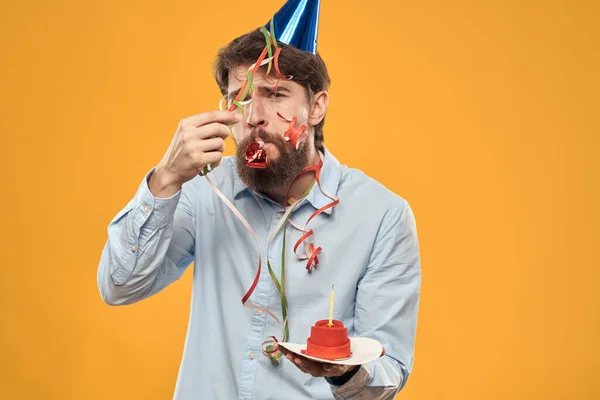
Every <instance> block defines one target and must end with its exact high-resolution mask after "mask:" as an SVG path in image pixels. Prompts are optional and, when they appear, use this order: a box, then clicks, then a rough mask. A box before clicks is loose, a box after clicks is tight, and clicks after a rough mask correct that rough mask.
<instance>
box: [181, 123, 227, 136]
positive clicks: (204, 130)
mask: <svg viewBox="0 0 600 400" xmlns="http://www.w3.org/2000/svg"><path fill="white" fill-rule="evenodd" d="M191 132H193V136H194V137H197V138H199V139H209V138H212V137H215V136H217V137H220V138H221V139H227V137H228V136H229V134H230V133H231V130H230V129H229V128H228V127H227V126H225V125H223V124H221V123H218V122H212V123H210V124H208V125H203V126H201V127H200V128H193V130H191Z"/></svg>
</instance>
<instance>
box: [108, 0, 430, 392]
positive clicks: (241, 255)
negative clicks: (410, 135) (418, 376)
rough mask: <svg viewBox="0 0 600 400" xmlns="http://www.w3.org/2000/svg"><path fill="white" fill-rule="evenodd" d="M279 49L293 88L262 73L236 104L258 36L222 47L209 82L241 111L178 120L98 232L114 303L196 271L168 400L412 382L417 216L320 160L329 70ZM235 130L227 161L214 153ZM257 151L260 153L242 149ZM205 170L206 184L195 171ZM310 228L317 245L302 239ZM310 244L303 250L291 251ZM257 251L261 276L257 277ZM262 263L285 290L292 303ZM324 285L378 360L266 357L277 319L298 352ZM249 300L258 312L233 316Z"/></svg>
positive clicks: (310, 55)
mask: <svg viewBox="0 0 600 400" xmlns="http://www.w3.org/2000/svg"><path fill="white" fill-rule="evenodd" d="M300 3H302V2H298V1H289V2H288V3H287V4H286V6H285V7H288V8H289V7H291V6H298V4H300ZM309 3H312V4H314V3H315V2H309ZM316 3H317V7H316V9H317V12H318V2H316ZM282 10H283V8H282ZM288 11H289V10H288ZM278 15H279V16H280V17H281V13H279V14H276V15H275V17H274V18H277V17H278ZM313 17H314V14H313ZM276 22H277V23H279V24H281V21H276ZM296 25H298V24H296ZM303 40H304V39H303ZM289 42H290V43H291V44H286V43H284V42H281V41H280V42H278V46H279V47H280V48H281V50H280V51H281V52H280V54H279V59H278V65H277V66H278V68H279V69H280V70H281V71H280V72H281V74H283V75H285V76H286V77H288V78H289V75H291V76H292V78H291V79H283V80H282V79H280V78H281V76H279V75H278V74H275V73H273V72H270V73H269V75H267V74H266V71H267V68H268V67H267V66H266V65H265V66H262V67H260V68H258V69H257V70H256V73H255V74H254V76H253V85H254V88H253V89H254V90H252V91H249V92H248V93H249V95H248V96H246V97H244V101H246V102H247V103H246V104H245V105H243V106H241V103H240V101H236V99H237V100H240V98H241V97H240V91H243V90H244V85H245V84H248V82H246V81H247V72H248V70H249V68H250V67H251V65H252V64H253V63H255V62H256V61H257V59H258V58H259V55H260V54H261V52H262V51H263V50H264V48H265V45H266V42H265V35H264V33H263V32H261V31H259V30H256V31H253V32H250V33H249V34H246V35H243V36H241V37H239V38H237V39H235V40H234V41H233V42H231V43H230V44H229V45H228V46H226V47H225V48H224V49H222V50H221V51H220V52H219V55H218V58H217V60H216V63H215V77H216V81H217V83H218V85H219V87H220V89H221V92H222V93H223V94H224V96H225V98H226V99H227V105H228V106H231V105H232V104H234V103H233V102H234V101H236V103H237V104H238V105H240V106H238V107H234V108H235V110H234V111H208V112H203V113H200V114H197V115H194V116H190V117H188V118H184V119H183V120H182V121H181V122H180V124H179V127H178V129H177V131H176V133H175V135H174V137H173V140H172V143H171V145H170V147H169V149H168V150H167V152H166V154H165V155H164V157H163V158H162V160H161V161H160V162H159V163H158V165H157V166H156V167H154V168H152V169H151V170H150V171H149V173H148V174H147V176H146V177H144V179H143V180H142V182H141V185H140V186H139V189H138V191H137V193H136V195H135V197H134V198H133V199H132V200H131V201H130V202H129V204H128V205H127V206H126V207H125V208H124V209H123V210H121V212H119V214H118V215H117V216H116V217H115V218H114V219H113V221H111V223H110V225H109V228H108V241H107V243H106V246H105V248H104V251H103V253H102V257H101V260H100V265H99V270H98V285H99V288H100V293H101V296H102V298H103V300H104V301H105V302H106V303H108V304H110V305H124V304H131V303H134V302H137V301H140V300H142V299H145V298H147V297H149V296H152V295H154V294H156V293H158V292H159V291H160V290H162V289H163V288H165V287H166V286H167V285H169V284H171V283H172V282H174V281H176V280H177V279H179V277H181V275H182V274H183V273H184V271H185V269H186V268H187V267H188V266H189V265H190V264H191V263H192V262H194V274H193V294H192V304H191V311H190V313H191V315H190V319H189V327H188V333H187V338H186V345H185V351H184V355H183V359H182V362H181V366H180V371H179V376H178V381H177V386H176V390H175V398H176V399H186V400H187V399H292V400H293V399H331V398H336V399H346V398H352V399H392V398H393V397H394V396H395V395H396V393H398V391H399V390H400V389H401V388H402V387H404V385H405V384H406V381H407V379H408V376H409V374H410V372H411V368H412V362H413V351H414V337H415V329H416V320H417V310H418V303H419V295H420V280H421V275H420V259H419V250H418V240H417V233H416V226H415V220H414V216H413V213H412V211H411V208H410V207H409V205H408V204H407V202H406V201H405V200H403V199H402V198H400V197H399V196H397V195H395V194H393V193H392V192H390V191H389V190H387V189H386V188H385V187H383V186H382V185H380V184H379V183H377V182H376V181H374V180H373V179H371V178H369V177H367V176H365V175H364V174H363V173H361V172H360V171H358V170H355V169H351V168H347V167H345V166H342V165H340V164H339V163H338V161H337V160H336V159H335V158H334V156H333V155H332V154H331V153H329V152H328V150H327V148H326V147H325V146H324V135H323V124H324V119H325V114H326V111H327V106H328V101H329V97H328V92H327V89H328V86H329V82H330V81H329V76H328V73H327V69H326V67H325V64H324V62H323V60H322V59H321V58H320V56H319V55H318V54H316V51H313V50H311V49H310V48H303V46H302V45H301V44H300V45H299V44H298V42H293V40H289ZM271 69H273V68H271ZM278 77H279V78H278ZM248 101H249V102H248ZM244 108H245V109H244ZM292 116H294V117H296V120H295V122H294V121H293V120H292V121H290V120H291V117H292ZM302 126H304V127H306V131H305V132H306V134H307V136H306V137H305V138H304V140H298V141H296V143H294V142H295V140H290V136H289V132H290V129H292V131H296V132H297V131H298V128H299V127H302ZM286 132H287V133H288V134H286ZM230 133H232V134H233V139H234V141H235V143H236V147H237V154H236V156H235V157H223V156H222V152H223V151H224V147H225V145H224V139H226V138H227V137H228V135H229V134H230ZM296 138H297V136H296ZM371 142H373V140H371ZM253 143H259V144H260V146H258V145H255V146H254V151H250V150H249V149H251V148H252V146H253ZM257 146H258V147H257ZM257 149H258V150H257ZM255 151H259V152H261V154H262V157H263V159H264V160H263V161H264V162H265V165H262V166H261V167H259V168H255V166H253V165H252V158H253V157H254V156H255V155H256V153H255ZM253 152H254V154H253ZM254 158H256V157H254ZM208 165H212V166H213V167H214V170H212V171H211V172H210V174H209V175H207V177H206V178H209V179H210V181H209V179H206V178H204V177H202V176H199V172H201V171H206V169H205V167H206V166H208ZM311 167H312V170H311ZM307 168H309V170H310V171H309V172H304V171H305V170H306V169H307ZM317 170H318V174H316V171H317ZM201 175H203V174H201ZM317 178H318V179H317ZM316 181H317V182H316ZM211 183H212V184H213V185H214V188H213V187H212V186H211ZM217 191H219V192H220V193H222V194H223V195H224V197H225V198H226V199H227V200H228V201H230V202H231V207H233V209H235V210H236V211H237V212H238V213H239V215H236V212H235V211H233V210H232V209H230V208H231V207H229V205H228V204H227V203H226V202H225V201H224V200H223V199H221V198H220V197H219V196H217V194H216V193H217ZM338 198H339V204H338V203H337V202H335V201H334V200H335V199H338ZM332 205H334V206H332ZM292 210H293V211H292ZM316 210H319V211H320V212H319V213H318V215H316V216H315V214H316ZM288 216H289V221H290V223H289V224H284V225H283V227H282V224H281V223H280V222H281V219H282V218H287V217H288ZM311 216H313V218H312V219H310V218H311ZM242 219H243V220H247V223H248V225H249V227H250V228H251V229H252V231H253V234H255V237H256V238H257V240H258V248H257V247H256V245H255V242H254V241H253V236H252V234H251V233H250V232H249V230H248V229H247V228H248V227H246V226H245V225H244V224H243V222H242ZM309 219H310V222H309V223H308V224H307V221H309ZM292 223H293V224H292ZM306 224H307V225H306ZM305 225H306V229H304V226H305ZM279 228H280V229H279ZM276 229H279V230H278V231H275V230H276ZM309 229H311V230H312V233H313V235H312V237H311V238H310V240H312V242H311V243H313V242H314V244H315V245H318V250H317V247H315V245H308V244H307V243H308V240H305V242H302V238H303V237H304V236H306V232H307V231H308V230H309ZM284 233H285V235H284ZM284 243H287V244H286V245H285V246H284ZM300 243H302V244H300ZM294 244H296V245H297V249H292V245H294ZM305 246H306V248H307V249H308V250H307V253H306V256H304V257H298V256H297V254H298V252H300V253H302V248H303V247H305ZM317 253H318V255H317ZM259 254H260V255H261V256H263V259H262V265H263V268H262V270H261V272H260V274H259V275H258V276H255V275H256V274H257V258H258V256H259ZM301 255H302V254H301ZM307 258H308V260H307ZM265 265H268V266H270V267H272V269H273V271H275V272H274V274H275V275H276V278H277V279H278V282H280V283H281V284H282V285H283V286H284V287H285V299H286V300H287V306H286V305H285V304H284V302H282V301H281V300H282V297H281V293H280V291H279V290H278V288H277V287H276V285H275V284H274V282H273V280H272V279H273V278H272V277H271V276H270V274H269V272H268V271H267V268H264V266H265ZM282 266H285V268H281V267H282ZM255 278H256V279H257V281H256V285H255V286H253V289H252V290H251V291H248V289H249V287H250V286H251V285H252V284H253V282H254V280H255ZM332 284H334V285H335V310H336V311H335V319H337V320H340V321H342V322H343V324H344V325H345V326H346V327H347V328H348V330H349V335H350V336H364V337H370V338H374V339H376V340H378V341H379V342H380V343H381V344H382V345H383V347H384V348H385V355H383V356H382V357H380V358H378V359H377V360H376V361H373V362H370V363H367V364H364V365H361V366H356V367H353V366H339V365H332V364H329V363H319V362H315V361H311V360H309V359H307V358H305V357H302V356H299V355H296V354H293V353H290V352H288V351H287V350H285V349H283V348H282V346H279V347H278V349H277V350H278V351H281V352H282V353H283V354H284V355H285V356H286V357H281V358H280V359H277V360H275V358H276V357H272V358H273V359H271V358H269V357H268V356H267V353H265V352H264V346H263V344H264V342H265V340H266V339H267V338H269V337H271V336H274V337H279V339H280V340H281V339H282V336H281V335H282V333H281V332H282V324H281V322H283V318H282V315H284V313H285V314H286V315H287V319H286V322H287V328H288V329H289V331H288V332H289V337H288V340H289V341H290V342H296V343H305V342H306V339H307V337H308V336H309V334H310V327H311V326H312V325H313V324H314V323H315V322H316V321H317V320H320V319H325V318H326V317H327V315H328V310H329V292H330V289H331V286H332ZM244 293H248V294H249V295H250V296H249V298H248V299H245V300H247V302H248V304H250V303H252V304H253V305H255V306H256V308H255V309H252V308H248V307H243V306H242V304H241V302H240V300H241V299H242V296H243V295H244ZM244 305H247V304H244ZM282 305H283V307H282ZM263 310H264V311H265V312H263ZM272 316H279V318H280V321H279V322H277V321H275V319H274V318H273V317H272ZM284 336H285V334H284ZM269 354H270V353H269ZM286 358H287V359H286Z"/></svg>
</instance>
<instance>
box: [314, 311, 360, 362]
mask: <svg viewBox="0 0 600 400" xmlns="http://www.w3.org/2000/svg"><path fill="white" fill-rule="evenodd" d="M331 322H332V324H333V326H328V325H327V324H328V323H329V320H327V319H324V320H320V321H317V323H316V324H315V325H314V326H313V327H311V328H310V337H309V338H308V340H307V341H306V350H302V354H306V355H309V356H311V357H317V358H323V359H325V360H340V359H344V358H348V357H350V356H351V355H352V352H351V351H350V339H349V338H348V328H345V327H344V324H342V322H341V321H338V320H332V321H331Z"/></svg>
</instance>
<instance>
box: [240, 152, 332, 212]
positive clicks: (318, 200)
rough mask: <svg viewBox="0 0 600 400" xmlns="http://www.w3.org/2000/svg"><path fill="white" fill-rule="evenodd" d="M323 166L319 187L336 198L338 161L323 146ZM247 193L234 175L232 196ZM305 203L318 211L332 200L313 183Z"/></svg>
mask: <svg viewBox="0 0 600 400" xmlns="http://www.w3.org/2000/svg"><path fill="white" fill-rule="evenodd" d="M323 148H324V152H323V166H322V167H321V175H320V180H321V187H322V188H323V190H325V191H326V192H327V193H329V194H331V195H334V196H336V195H337V191H338V187H339V184H340V179H341V176H342V169H341V167H340V163H339V162H338V160H337V159H336V158H335V157H334V156H333V155H332V154H331V153H330V152H329V151H328V150H327V147H325V146H323ZM246 190H247V191H249V189H248V186H246V184H245V183H244V182H242V180H241V179H240V178H239V176H238V175H237V172H236V174H235V178H234V182H233V196H234V198H237V197H238V196H239V195H240V194H241V193H242V192H244V191H246ZM306 201H308V202H309V203H310V204H311V205H312V206H313V207H315V208H316V209H319V208H321V207H325V206H326V205H327V204H329V203H331V202H332V201H333V200H332V199H331V198H329V197H328V196H326V195H325V194H324V193H323V191H322V190H321V189H320V188H319V185H317V184H316V183H315V185H313V187H312V189H311V190H310V192H309V193H308V196H306ZM331 211H332V208H331V207H330V208H328V209H327V210H325V211H323V212H324V213H327V214H331Z"/></svg>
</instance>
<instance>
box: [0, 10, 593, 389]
mask: <svg viewBox="0 0 600 400" xmlns="http://www.w3.org/2000/svg"><path fill="white" fill-rule="evenodd" d="M282 3H283V0H263V1H260V2H248V1H241V0H240V1H237V0H230V1H221V2H211V3H210V4H209V3H208V2H204V1H182V0H178V1H171V2H164V1H162V2H159V1H153V2H146V1H140V0H136V1H116V0H112V1H67V0H64V1H20V2H17V1H13V2H8V1H4V2H3V4H2V10H1V13H0V51H1V53H0V54H1V62H0V101H1V103H0V134H1V137H0V151H1V155H0V177H1V186H0V187H1V191H2V192H1V196H0V199H1V200H0V201H1V207H0V240H1V241H0V245H1V248H0V250H1V253H0V266H1V277H0V307H1V309H0V322H1V324H2V325H1V329H0V398H3V399H107V398H110V399H113V400H118V399H168V398H171V396H172V393H173V388H174V385H175V380H176V376H177V370H178V367H179V362H180V358H181V354H182V350H183V341H184V335H185V330H186V326H187V318H188V311H189V298H190V289H191V276H192V274H191V272H190V271H187V272H186V274H185V275H184V277H183V278H182V280H181V281H180V282H178V283H176V284H174V285H172V286H170V287H169V288H167V289H166V290H165V291H164V292H162V293H161V294H159V295H158V296H155V297H154V298H150V299H148V300H146V301H144V302H142V303H139V304H137V305H133V306H129V307H125V308H111V307H109V306H107V305H104V304H103V303H102V301H101V299H100V296H99V293H98V289H97V287H96V271H97V265H98V260H99V257H100V253H101V250H102V246H103V244H104V241H105V239H106V227H107V224H108V223H109V221H110V219H111V218H112V217H113V216H114V215H115V214H116V213H117V212H118V211H119V209H120V208H121V207H123V206H124V205H125V204H126V203H127V201H128V200H129V199H130V198H131V197H132V196H133V195H134V193H135V190H136V188H137V185H138V184H139V182H140V180H141V179H142V177H143V175H144V174H145V173H146V172H147V171H148V169H149V168H150V167H152V166H153V165H154V164H155V163H156V162H157V161H158V160H159V159H160V158H161V156H162V154H163V152H164V151H165V150H166V148H167V146H168V144H169V142H170V140H171V137H172V135H173V133H174V132H175V129H176V127H177V123H178V121H179V120H180V119H181V118H183V117H186V116H189V115H193V114H196V113H199V112H202V111H206V110H209V109H214V108H216V106H217V103H218V99H219V92H218V90H217V87H216V85H215V84H214V82H213V80H212V76H211V73H210V64H211V61H212V59H213V56H214V54H215V53H216V51H217V49H218V48H219V47H220V46H222V45H224V44H226V42H227V41H229V40H230V39H232V38H233V37H234V36H237V35H239V34H242V33H244V32H246V31H248V30H250V29H253V28H256V27H258V26H259V25H261V24H263V23H266V22H267V21H268V19H269V18H270V17H271V15H272V13H273V12H274V11H276V10H277V9H278V8H279V6H280V5H281V4H282ZM599 15H600V7H598V2H594V1H589V2H585V1H567V0H564V1H548V0H546V1H516V0H515V1H487V2H483V1H446V2H441V1H413V2H408V1H381V0H374V1H368V2H365V1H358V0H355V1H348V0H343V1H342V0H324V1H323V4H322V8H321V20H320V21H321V26H320V41H319V50H320V52H321V54H322V55H323V57H324V58H325V60H326V62H327V63H328V67H329V69H330V73H331V76H332V79H333V84H332V87H331V91H330V93H331V103H330V110H329V114H328V116H327V122H326V124H325V135H326V144H327V145H328V147H329V149H330V150H331V151H332V152H333V153H334V154H335V155H336V156H337V157H338V158H339V159H340V161H341V162H342V163H345V164H347V165H349V166H353V167H358V168H362V169H363V170H364V171H365V172H366V173H368V174H369V175H371V176H372V177H374V178H375V179H377V180H379V181H381V182H383V183H384V184H385V185H387V186H388V187H389V188H391V189H392V190H394V191H395V192H396V193H398V194H400V195H401V196H403V197H405V198H406V199H407V200H408V201H409V202H410V203H411V205H412V206H413V208H414V211H415V214H416V218H417V224H418V228H419V235H420V241H421V249H422V268H423V290H422V301H421V308H420V315H419V322H418V327H417V331H418V335H417V342H416V355H415V356H416V358H415V364H414V372H413V375H412V377H411V379H410V380H409V383H408V386H407V387H406V389H405V390H404V391H402V392H401V395H400V396H399V397H400V398H402V399H411V400H417V399H418V400H421V399H545V400H547V399H598V398H600V383H599V379H598V374H599V373H600V361H599V359H600V351H599V348H598V345H597V341H598V339H599V338H600V329H599V312H598V307H599V306H600V294H599V283H600V282H599V278H600V272H599V267H600V256H599V252H600V250H599V248H600V246H599V243H598V242H599V239H600V235H599V233H598V230H599V226H600V212H599V205H600V196H599V189H598V187H599V186H600V184H599V182H600V179H599V174H598V172H599V169H600V168H599V167H600V161H599V159H600V140H599V138H598V136H599V134H600V129H599V128H600V123H599V118H598V108H599V106H600V102H599V98H598V97H599V93H600V80H599V78H598V72H599V71H600V59H599V54H600V45H599V43H600V39H599V34H598V33H599V28H598V16H599ZM228 145H229V147H228V153H229V154H231V152H232V151H233V148H234V146H233V143H232V142H231V141H228Z"/></svg>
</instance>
